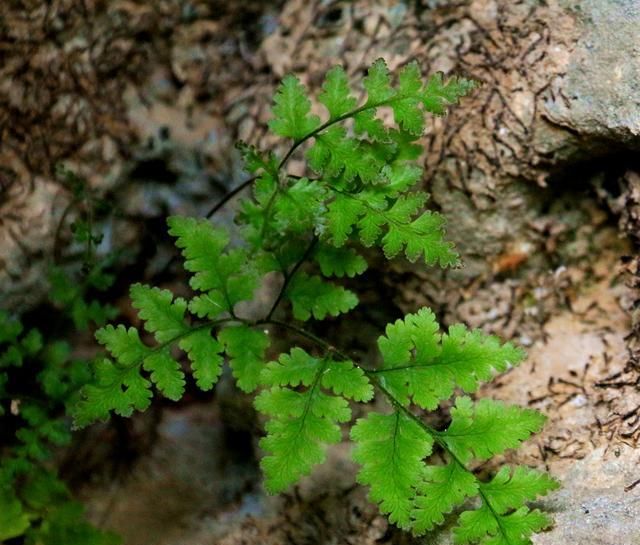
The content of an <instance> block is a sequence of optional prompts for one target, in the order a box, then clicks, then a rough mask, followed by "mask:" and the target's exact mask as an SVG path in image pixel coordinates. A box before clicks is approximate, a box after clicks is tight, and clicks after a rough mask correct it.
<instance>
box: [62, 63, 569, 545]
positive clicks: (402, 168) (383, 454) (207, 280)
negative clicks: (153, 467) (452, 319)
mask: <svg viewBox="0 0 640 545" xmlns="http://www.w3.org/2000/svg"><path fill="white" fill-rule="evenodd" d="M363 83H364V89H365V91H366V99H364V101H363V102H361V103H360V104H358V102H357V100H356V98H355V97H354V96H353V95H352V92H351V89H350V86H349V84H348V80H347V76H346V74H345V72H344V70H343V69H342V68H340V67H335V68H332V69H331V70H330V71H329V72H328V73H327V75H326V78H325V80H324V84H323V86H322V91H321V92H320V94H319V95H318V97H317V99H318V101H319V103H320V104H321V105H322V106H324V109H325V110H326V117H325V119H324V120H320V119H319V118H318V117H317V116H315V115H313V114H312V113H311V101H310V99H309V98H308V96H307V91H306V89H305V88H304V86H303V85H302V84H301V83H300V81H299V80H298V79H297V78H296V77H294V76H291V75H290V76H287V77H285V78H284V80H283V81H282V83H281V85H280V87H279V89H278V91H277V94H276V95H275V99H274V105H273V119H272V120H271V122H270V123H269V127H270V129H271V131H272V132H273V133H275V134H276V135H278V136H280V137H283V138H285V139H288V140H290V142H291V143H290V146H289V148H288V151H286V153H284V154H283V155H282V156H281V157H279V156H277V155H276V154H274V153H262V152H260V151H259V150H257V149H255V148H254V147H251V146H249V145H246V144H240V145H239V149H240V150H241V152H242V154H243V156H244V159H245V162H246V166H247V170H248V171H249V172H250V173H252V174H253V175H254V177H253V178H252V179H251V180H249V181H248V182H246V183H245V184H243V185H242V186H241V187H240V188H239V189H237V190H234V191H233V192H232V193H231V194H230V196H233V195H236V194H238V193H239V192H240V190H241V189H242V188H245V187H249V186H252V188H253V195H252V197H251V198H250V199H246V200H243V201H242V202H241V203H240V206H239V211H238V212H237V214H236V218H235V219H236V223H237V225H238V226H239V233H238V237H237V238H241V239H242V242H241V243H240V244H232V243H231V242H230V241H231V237H230V233H229V232H228V231H227V230H226V229H225V228H223V227H221V226H214V225H213V224H212V223H210V222H209V221H208V220H203V219H195V218H186V217H171V218H169V221H168V223H169V233H170V234H171V235H173V236H174V237H175V238H176V244H177V246H178V248H179V249H180V250H181V252H182V255H183V257H184V260H185V268H186V270H187V271H188V272H189V273H190V274H191V279H190V287H191V289H192V292H193V295H191V296H190V297H189V298H187V299H184V298H179V297H178V298H176V297H175V296H174V295H173V293H171V292H170V291H168V290H166V289H160V288H157V287H151V286H144V285H140V284H136V285H134V286H132V288H131V299H132V302H133V306H134V307H135V308H136V309H138V313H139V317H140V318H141V319H142V320H143V321H144V330H145V331H146V334H148V335H147V336H144V337H143V334H141V332H140V331H139V330H138V329H137V328H135V327H125V326H124V325H119V326H112V325H109V326H106V327H104V328H102V329H101V330H99V331H98V332H97V335H96V337H97V339H98V341H99V342H100V343H101V344H102V345H104V347H105V348H106V349H107V352H108V353H109V354H108V356H107V357H105V358H104V359H102V360H101V361H100V362H99V363H98V364H97V366H96V369H95V373H96V380H95V381H94V383H93V384H90V385H87V386H86V387H85V388H84V389H83V391H82V400H81V401H80V402H79V403H78V404H77V406H76V408H75V422H76V424H77V425H78V426H84V425H86V424H88V423H90V422H92V421H94V420H97V419H104V418H107V417H108V416H109V414H110V413H116V414H120V415H124V416H128V415H131V414H132V413H133V411H135V410H144V409H145V408H146V407H148V406H149V404H150V402H151V399H152V396H153V391H154V390H158V391H159V392H160V393H162V394H163V395H164V396H166V397H168V398H169V399H173V400H178V399H180V397H181V396H182V394H183V392H184V387H185V370H184V367H183V365H182V360H181V358H180V357H179V356H178V354H180V353H183V354H185V355H186V358H187V359H188V360H189V361H190V362H191V373H192V374H193V376H194V378H195V381H196V384H197V385H198V386H199V387H200V388H202V389H203V390H208V389H211V388H212V387H213V386H214V384H215V382H216V381H217V379H218V377H219V376H220V373H221V370H222V366H223V363H224V362H225V360H226V361H228V362H229V365H230V367H231V371H232V373H233V376H234V377H235V380H236V382H237V385H238V387H239V388H240V389H241V390H242V391H244V392H254V391H256V390H259V393H258V394H257V396H256V398H255V406H256V408H257V409H258V411H260V413H262V414H264V415H266V417H267V422H266V436H265V437H264V438H263V439H262V440H261V442H260V445H261V447H262V449H263V450H264V452H265V456H264V457H263V459H262V469H263V471H264V474H265V488H266V489H267V490H268V491H269V492H271V493H277V492H281V491H283V490H285V489H287V488H288V487H289V486H291V485H292V484H294V483H296V482H297V481H298V480H299V479H300V478H301V477H302V476H303V475H306V474H308V473H309V472H310V471H312V469H313V468H314V467H315V466H316V465H317V464H319V463H322V462H323V461H324V460H325V456H326V449H327V446H328V445H329V444H332V443H337V442H339V441H340V440H341V437H342V433H341V429H342V427H343V426H346V425H349V423H351V422H352V412H351V404H353V403H366V402H369V401H370V400H372V399H373V397H374V395H376V394H378V395H382V396H384V397H385V398H386V399H387V400H388V402H389V403H388V405H389V410H388V411H387V412H384V413H378V412H370V413H369V414H368V416H366V417H365V418H362V419H359V420H358V421H357V422H356V423H355V425H353V426H352V428H351V439H352V440H353V441H354V443H355V447H354V449H353V458H354V460H355V461H356V462H358V463H359V464H360V466H361V469H360V472H359V474H358V480H359V481H360V482H361V483H362V484H365V485H367V486H368V487H369V488H370V497H371V499H372V500H373V501H374V502H376V503H377V504H378V505H379V508H380V510H381V512H383V513H385V514H386V515H388V517H389V520H390V521H391V522H393V523H395V524H397V525H398V526H400V527H401V528H404V529H406V530H409V531H411V532H413V533H415V534H423V533H425V532H427V531H431V530H432V529H434V528H435V527H436V526H438V525H440V524H441V523H442V522H443V521H444V517H445V516H446V515H447V514H449V513H453V512H456V513H458V514H459V517H458V525H457V526H456V528H455V529H454V534H455V541H456V543H459V544H467V543H482V544H485V545H525V544H528V543H530V542H531V541H530V536H531V535H532V534H533V533H534V532H538V531H540V530H542V529H543V528H545V527H547V526H548V525H549V524H550V520H549V518H548V517H547V516H546V515H545V514H544V513H542V512H541V511H539V510H537V509H533V510H532V509H530V507H528V502H530V501H531V500H534V499H535V498H537V497H538V496H540V495H543V494H545V493H547V492H548V491H550V490H552V489H554V488H555V487H556V483H555V482H554V481H553V480H552V479H551V478H549V477H548V476H547V475H545V474H544V473H540V472H538V471H535V470H533V469H529V468H524V467H516V468H507V467H504V468H502V469H500V470H499V471H498V472H497V474H496V475H495V476H493V477H492V478H490V479H488V480H484V479H481V478H479V477H478V476H477V475H476V474H475V473H474V471H473V467H474V463H476V462H478V461H485V460H488V459H490V458H492V457H493V456H496V455H499V454H501V453H503V452H504V451H505V450H507V449H511V448H515V447H517V446H518V445H519V444H520V443H521V442H522V441H524V440H525V439H527V438H528V437H529V436H530V435H531V434H532V433H535V432H537V431H538V430H540V428H541V427H542V425H543V422H544V417H543V416H542V415H541V414H539V413H538V412H536V411H533V410H530V409H523V408H520V407H516V406H508V405H505V404H503V403H501V402H498V401H493V400H490V399H481V400H480V401H478V402H474V401H473V400H472V399H471V398H470V397H468V396H467V395H466V394H471V393H473V392H475V391H476V390H477V388H478V386H479V384H480V383H482V382H484V381H487V380H490V379H491V378H492V376H493V374H494V373H495V372H501V371H505V370H506V369H507V368H508V367H509V366H511V365H517V364H518V363H519V362H520V361H521V360H522V359H523V353H522V351H521V350H519V349H517V348H516V347H514V346H513V345H511V344H509V343H505V344H503V343H501V342H500V341H499V340H498V339H497V338H495V337H493V336H488V335H485V334H483V333H482V332H480V331H470V330H468V329H467V328H465V327H464V326H463V325H453V326H451V327H449V328H448V330H447V331H441V329H440V326H439V324H438V323H437V321H436V319H435V316H434V314H433V313H432V312H431V311H430V310H428V309H422V310H419V311H418V312H417V313H415V314H409V315H407V316H406V317H405V318H404V319H403V320H398V321H397V322H395V323H393V324H389V325H388V326H387V328H386V331H385V333H384V335H382V336H381V337H380V338H379V339H378V348H379V352H380V362H381V364H380V365H379V366H378V367H377V368H375V367H374V366H373V365H370V364H369V363H368V362H357V361H354V359H353V358H351V357H349V356H348V355H347V354H346V353H345V352H344V351H341V350H339V349H337V348H336V347H335V346H334V344H333V342H332V341H331V340H330V339H323V338H321V337H319V336H318V335H317V334H316V333H315V331H317V328H314V321H317V320H325V319H330V318H333V317H338V316H341V315H343V314H344V313H347V312H349V311H350V310H352V309H353V308H354V307H355V306H356V305H357V304H358V297H357V294H356V293H355V292H353V291H352V290H350V289H346V288H345V287H343V286H342V285H340V283H339V279H340V278H343V277H355V276H357V275H359V274H361V273H362V272H363V271H364V270H365V269H366V266H367V263H366V261H365V259H364V258H363V256H362V255H361V253H360V252H359V248H361V245H364V246H367V247H372V246H378V247H380V248H381V249H382V251H383V252H384V254H385V256H386V257H387V258H389V259H391V258H394V257H395V256H398V255H400V254H403V255H404V256H405V257H406V258H407V259H409V260H411V261H415V260H417V259H422V260H423V261H424V262H425V263H426V264H428V265H436V264H437V265H440V266H442V267H449V266H454V265H457V264H458V263H459V257H458V255H457V253H456V252H455V250H454V248H453V246H452V244H451V243H449V242H447V241H446V240H445V237H444V219H443V218H442V217H441V216H440V215H439V214H438V213H436V212H431V211H425V210H424V204H425V202H426V200H427V195H426V194H425V193H424V192H423V191H421V190H420V189H417V188H416V186H417V185H418V184H419V182H420V180H421V178H422V169H421V167H420V165H419V164H418V159H419V156H420V154H421V152H422V147H421V146H420V145H419V143H418V140H419V138H420V136H421V134H422V131H423V129H424V126H425V125H424V124H425V115H426V114H428V113H431V114H435V115H443V114H445V113H446V110H447V108H448V107H449V106H451V105H454V104H456V103H457V102H458V100H459V99H460V98H461V97H463V96H464V95H466V94H467V93H469V92H470V91H471V90H472V89H473V88H474V87H475V83H474V82H472V81H469V80H465V79H461V78H451V79H448V80H445V79H444V78H443V77H442V76H441V75H439V74H437V75H434V76H431V77H429V78H428V79H427V80H426V81H423V79H422V77H421V74H420V70H419V68H418V66H417V64H416V63H411V64H408V65H407V66H405V67H404V68H402V69H401V70H400V71H399V73H398V77H397V83H396V84H393V83H392V76H391V74H390V73H389V71H388V69H387V66H386V64H385V63H384V61H382V60H379V61H376V62H375V63H374V64H373V65H372V66H371V67H370V69H369V71H368V75H367V76H366V77H365V78H364V82H363ZM380 108H386V109H390V110H391V112H392V113H393V121H394V123H393V124H392V125H388V124H385V123H383V121H382V120H381V119H380V117H379V115H378V110H379V109H380ZM303 149H304V156H305V157H306V160H307V164H308V166H309V171H308V172H307V173H306V175H305V176H302V177H300V176H293V175H291V174H289V173H288V172H287V170H286V166H287V164H288V161H289V159H290V158H291V157H292V156H293V154H294V153H297V152H299V151H302V150H303ZM227 200H228V199H224V200H223V203H226V202H227ZM217 208H219V206H218V207H216V209H217ZM235 238H236V237H234V239H235ZM273 273H277V274H279V275H280V276H281V278H282V287H281V289H280V290H279V292H278V293H277V294H276V295H275V297H274V299H273V303H272V305H271V307H270V309H269V311H268V312H266V313H265V315H264V316H262V317H260V318H258V319H255V317H249V316H244V315H242V312H241V308H243V307H242V306H238V303H240V302H242V301H248V300H251V299H252V298H253V297H254V292H255V290H256V288H257V287H258V286H259V284H260V282H261V279H262V278H263V277H264V276H265V275H266V274H273ZM333 279H338V281H336V280H333ZM275 329H280V330H282V329H286V330H289V331H290V332H291V333H292V334H293V336H294V337H295V336H299V337H301V338H304V339H305V342H306V343H307V344H310V345H313V346H315V348H314V350H313V351H312V352H309V351H307V350H305V349H303V348H302V347H301V346H295V345H294V346H291V348H290V350H289V351H288V352H287V353H283V354H280V355H275V354H273V351H274V348H273V347H271V334H272V332H273V331H274V330H275ZM149 336H152V337H153V338H154V340H153V341H149V342H146V338H148V337H149ZM143 339H145V341H144V342H143ZM305 346H307V345H305ZM267 354H269V355H270V356H271V357H267ZM269 360H271V361H269ZM456 394H460V395H458V396H457V398H456V400H455V405H454V406H453V408H452V409H451V421H450V424H449V425H448V426H447V427H446V428H445V429H436V428H433V427H431V426H429V425H428V424H427V423H425V421H424V419H423V418H422V414H423V411H434V410H437V409H438V407H439V405H440V404H441V403H442V402H444V401H447V400H449V399H450V398H452V397H453V396H456ZM435 453H437V454H438V455H439V456H434V454H435ZM442 460H444V462H442Z"/></svg>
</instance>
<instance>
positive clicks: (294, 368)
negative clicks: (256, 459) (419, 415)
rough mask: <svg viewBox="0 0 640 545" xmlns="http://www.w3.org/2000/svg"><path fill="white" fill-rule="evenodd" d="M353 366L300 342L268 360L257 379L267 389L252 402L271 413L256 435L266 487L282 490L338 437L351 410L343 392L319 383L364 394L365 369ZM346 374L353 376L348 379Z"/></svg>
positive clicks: (321, 458) (357, 395) (319, 460)
mask: <svg viewBox="0 0 640 545" xmlns="http://www.w3.org/2000/svg"><path fill="white" fill-rule="evenodd" d="M352 368H353V364H352V363H351V362H334V361H332V360H331V359H329V358H323V359H318V358H314V357H313V356H311V355H309V354H308V353H307V352H305V351H304V350H302V349H301V348H294V349H293V350H292V351H291V354H290V355H288V354H283V355H282V356H281V357H280V359H279V360H278V361H276V362H271V363H269V364H268V365H267V367H266V368H265V370H264V371H263V373H262V376H261V381H262V382H263V383H264V384H265V385H267V386H270V389H269V390H264V391H263V392H261V393H260V394H259V395H258V396H257V397H256V400H255V406H256V409H258V410H259V411H260V412H262V413H264V414H266V415H267V416H270V417H271V419H270V420H269V421H268V422H267V425H266V426H265V429H266V431H267V436H266V437H264V438H263V439H262V440H261V441H260V446H261V447H262V448H263V449H264V450H265V451H266V452H267V456H265V457H264V458H263V459H262V461H261V466H262V469H263V471H264V473H265V487H266V488H267V490H268V491H269V492H271V493H276V492H281V491H282V490H284V489H286V488H287V487H288V486H289V485H291V484H293V483H294V482H296V481H297V480H298V479H299V478H300V477H301V476H303V475H306V474H308V473H309V472H310V471H311V469H312V468H313V467H314V466H315V465H317V464H320V463H322V462H324V460H325V456H326V447H327V445H328V444H331V443H337V442H338V441H340V439H341V437H342V434H341V433H340V427H339V425H338V424H339V423H342V422H347V421H348V420H350V418H351V410H350V409H349V405H348V403H347V401H346V400H345V399H344V397H342V396H336V395H330V394H327V393H325V392H323V388H331V389H333V390H334V391H335V392H341V393H342V394H343V395H349V396H351V397H355V398H366V397H367V396H368V395H369V394H370V390H369V387H368V386H367V384H365V383H364V380H363V378H364V375H363V374H359V373H357V372H354V370H352ZM349 379H356V381H357V382H355V383H354V384H350V385H346V384H345V381H346V380H349ZM365 380H366V379H365ZM300 386H304V387H305V389H304V391H299V387H300ZM292 387H293V388H296V389H295V390H294V389H292Z"/></svg>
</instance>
